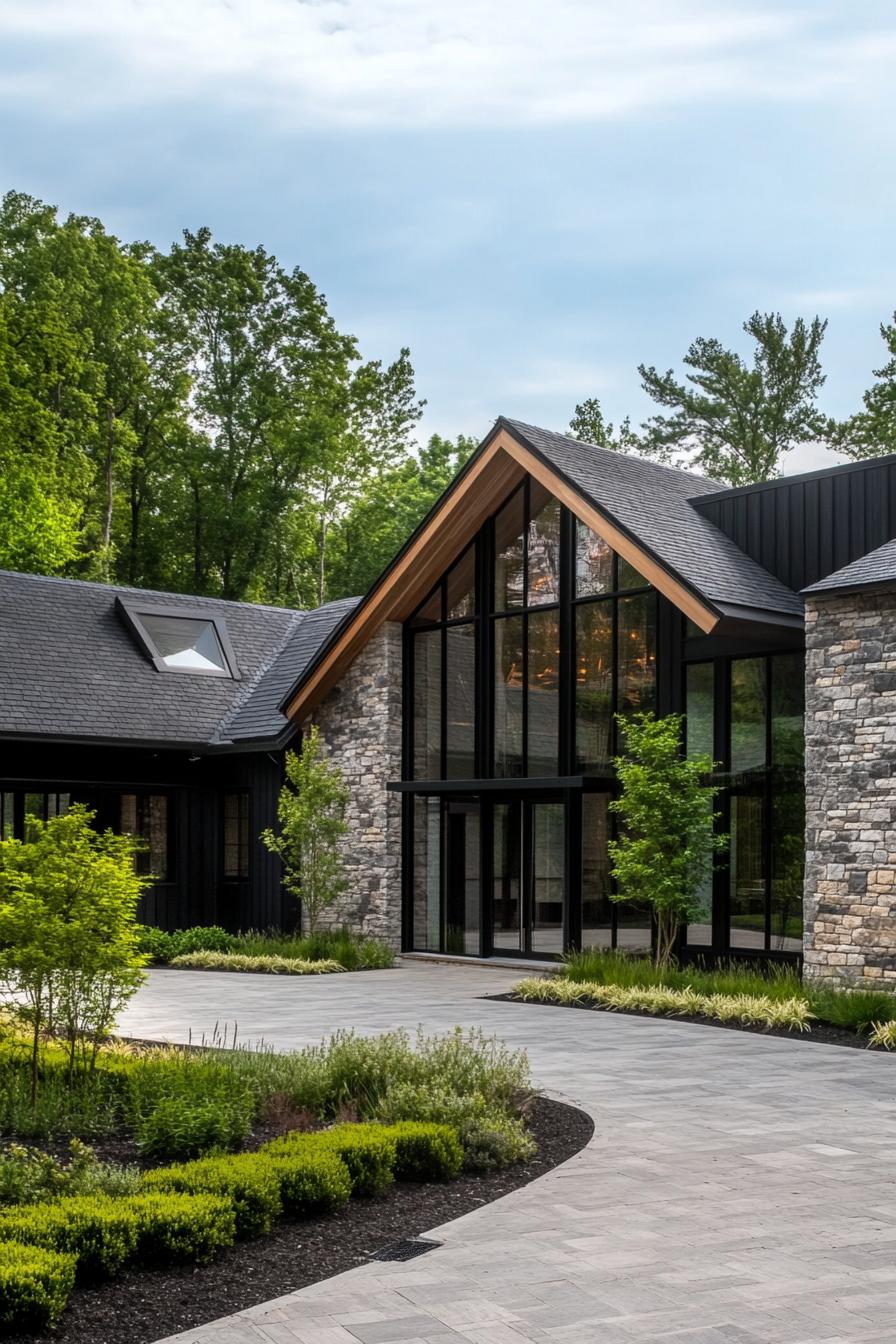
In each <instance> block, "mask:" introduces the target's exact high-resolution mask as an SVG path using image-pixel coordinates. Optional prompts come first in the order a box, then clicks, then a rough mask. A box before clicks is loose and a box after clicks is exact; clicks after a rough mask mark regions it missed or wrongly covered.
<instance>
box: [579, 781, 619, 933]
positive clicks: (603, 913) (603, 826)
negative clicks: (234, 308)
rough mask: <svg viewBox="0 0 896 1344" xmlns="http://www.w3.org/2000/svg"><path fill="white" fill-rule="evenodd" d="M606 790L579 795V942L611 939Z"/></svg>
mask: <svg viewBox="0 0 896 1344" xmlns="http://www.w3.org/2000/svg"><path fill="white" fill-rule="evenodd" d="M608 802H609V796H608V795H607V794H605V793H586V794H583V795H582V946H583V947H609V946H610V944H611V943H612V941H613V909H612V904H611V902H610V860H609V856H608V854H607V840H608V838H609V828H608V818H607V803H608Z"/></svg>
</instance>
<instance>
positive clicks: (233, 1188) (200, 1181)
mask: <svg viewBox="0 0 896 1344" xmlns="http://www.w3.org/2000/svg"><path fill="white" fill-rule="evenodd" d="M143 1188H144V1190H152V1191H155V1190H173V1191H177V1192H179V1193H182V1194H185V1195H200V1194H203V1195H221V1196H223V1197H224V1198H226V1199H229V1200H230V1201H231V1203H232V1204H233V1210H234V1213H235V1214H236V1233H237V1236H238V1237H260V1236H262V1235H263V1234H264V1233H265V1232H267V1231H269V1230H270V1226H271V1221H272V1219H274V1218H276V1217H277V1215H278V1214H279V1213H280V1212H281V1209H282V1204H281V1201H280V1177H279V1175H278V1173H277V1172H275V1171H274V1170H273V1169H272V1168H271V1166H270V1165H269V1164H267V1165H266V1164H265V1163H263V1162H260V1161H259V1160H258V1158H257V1156H256V1154H255V1153H241V1154H237V1156H235V1157H206V1158H202V1159H201V1160H200V1161H198V1162H184V1163H182V1164H180V1165H178V1166H171V1167H159V1168H157V1169H156V1170H155V1171H148V1172H147V1173H146V1175H145V1176H144V1177H143Z"/></svg>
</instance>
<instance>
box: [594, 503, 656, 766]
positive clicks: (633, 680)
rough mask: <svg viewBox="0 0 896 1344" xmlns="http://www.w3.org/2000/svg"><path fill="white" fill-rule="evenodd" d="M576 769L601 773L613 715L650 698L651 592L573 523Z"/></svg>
mask: <svg viewBox="0 0 896 1344" xmlns="http://www.w3.org/2000/svg"><path fill="white" fill-rule="evenodd" d="M575 599H576V600H575V637H576V649H575V669H576V692H575V704H576V728H575V740H576V771H577V772H581V773H583V774H588V773H591V772H594V771H604V770H606V769H607V767H608V766H609V763H610V761H611V759H612V757H613V755H614V753H615V750H616V732H615V718H614V716H615V715H616V714H634V713H637V712H639V711H641V710H650V709H653V708H654V707H655V703H656V594H655V593H654V592H653V591H652V589H650V588H649V586H648V584H647V580H646V579H645V578H644V577H643V576H642V575H641V574H639V573H638V572H637V570H636V569H633V568H632V566H631V565H630V564H628V563H627V562H626V561H625V560H623V559H622V557H621V556H617V555H615V554H614V552H613V551H612V550H611V549H610V548H609V546H608V545H607V543H606V542H605V541H603V540H602V539H601V538H600V537H599V536H597V534H596V533H594V532H592V531H591V529H590V528H588V527H586V526H585V524H584V523H582V522H581V521H577V522H576V542H575Z"/></svg>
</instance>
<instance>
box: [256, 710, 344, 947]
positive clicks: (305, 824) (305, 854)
mask: <svg viewBox="0 0 896 1344" xmlns="http://www.w3.org/2000/svg"><path fill="white" fill-rule="evenodd" d="M348 803H349V791H348V789H347V788H346V786H345V784H344V783H343V780H342V772H341V771H340V770H339V769H338V767H337V766H335V765H332V764H331V763H330V761H328V760H327V759H326V757H325V756H324V754H323V748H322V746H321V741H320V733H319V731H318V728H317V725H316V724H315V725H313V726H312V727H311V728H310V729H309V730H308V732H307V733H305V735H304V736H303V738H302V745H301V747H300V749H299V751H298V752H295V751H288V752H287V753H286V782H285V784H284V785H283V788H282V789H281V790H280V797H279V799H278V801H277V820H278V821H279V823H280V830H279V832H276V833H275V832H274V831H272V830H269V829H268V830H264V831H262V833H261V839H262V842H263V843H264V844H265V845H266V846H267V848H268V849H269V850H270V851H271V853H272V854H277V855H279V857H280V861H281V863H282V864H283V885H284V886H285V887H286V889H287V891H289V892H291V893H292V895H293V896H295V897H296V899H297V900H298V901H300V902H301V908H302V913H303V916H304V919H305V921H306V923H307V930H306V931H307V932H308V933H314V932H315V929H316V927H317V921H318V918H319V917H320V914H321V912H322V911H323V910H326V909H327V908H328V907H329V906H331V905H332V904H333V902H334V901H335V900H336V899H337V898H338V897H339V896H341V895H342V893H343V892H344V891H345V889H346V886H347V882H346V878H345V873H344V865H343V861H342V854H341V853H340V847H339V842H340V840H341V839H342V837H343V836H344V835H345V834H346V833H347V831H348V823H347V822H346V820H345V812H346V808H347V807H348Z"/></svg>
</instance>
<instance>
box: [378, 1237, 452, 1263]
mask: <svg viewBox="0 0 896 1344" xmlns="http://www.w3.org/2000/svg"><path fill="white" fill-rule="evenodd" d="M441 1244H442V1243H441V1242H440V1241H427V1239H426V1238H425V1237H407V1238H406V1239H405V1240H403V1241H393V1242H392V1243H391V1244H390V1245H389V1246H383V1247H382V1249H381V1250H379V1251H374V1252H373V1254H372V1255H371V1257H370V1259H371V1260H415V1259H416V1257H417V1256H418V1255H425V1254H426V1252H427V1251H434V1250H435V1248H436V1247H437V1246H441Z"/></svg>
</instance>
